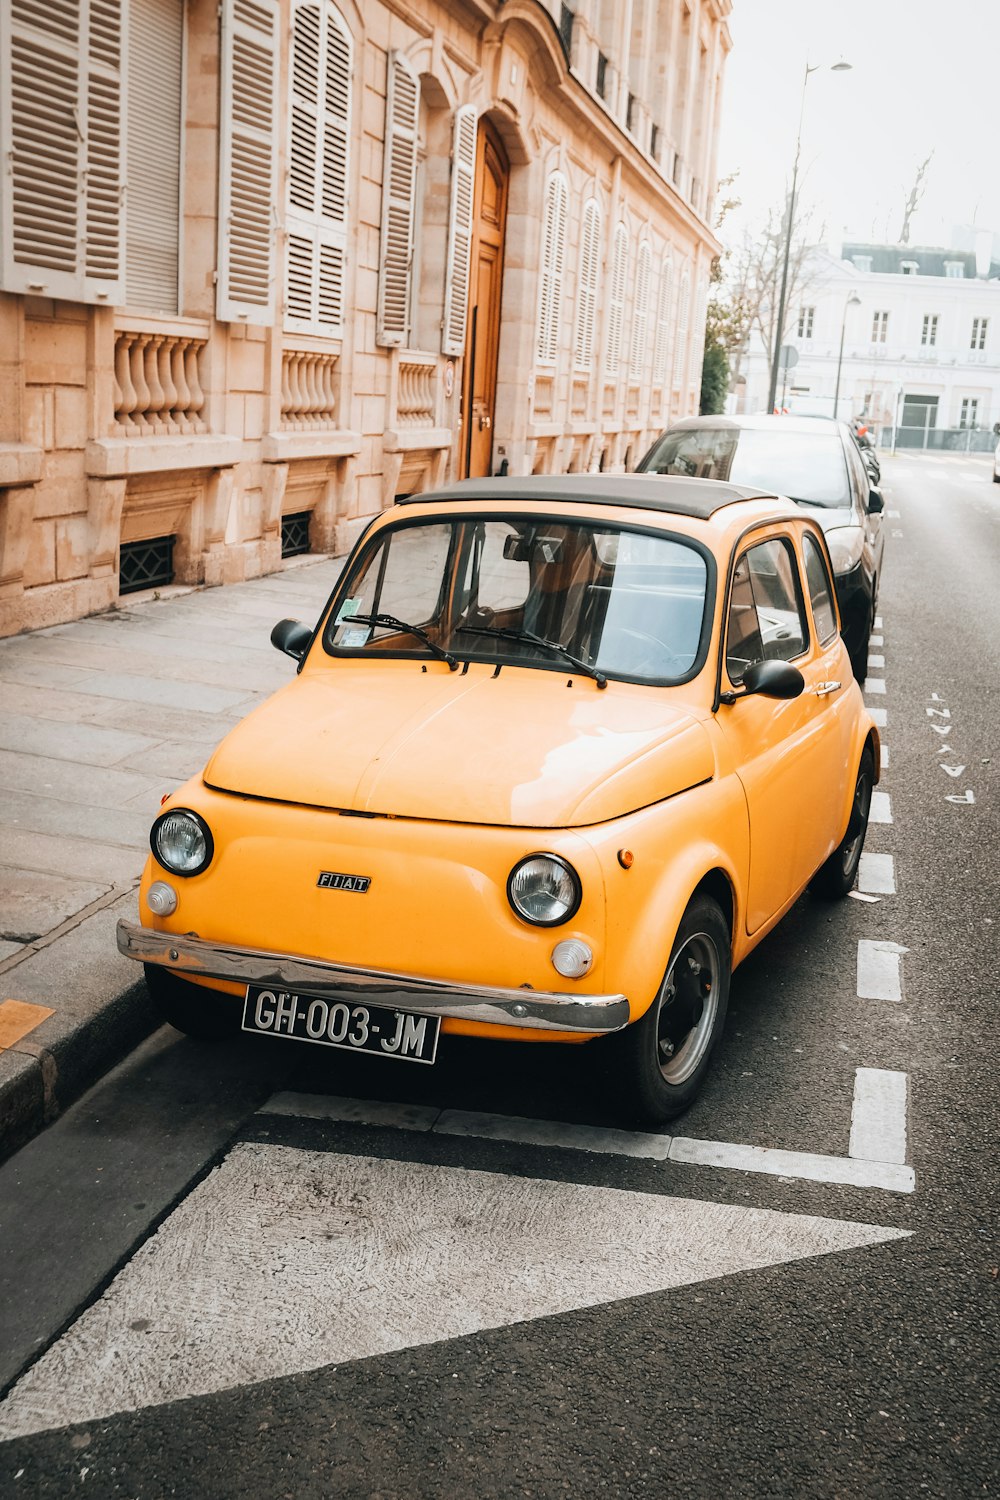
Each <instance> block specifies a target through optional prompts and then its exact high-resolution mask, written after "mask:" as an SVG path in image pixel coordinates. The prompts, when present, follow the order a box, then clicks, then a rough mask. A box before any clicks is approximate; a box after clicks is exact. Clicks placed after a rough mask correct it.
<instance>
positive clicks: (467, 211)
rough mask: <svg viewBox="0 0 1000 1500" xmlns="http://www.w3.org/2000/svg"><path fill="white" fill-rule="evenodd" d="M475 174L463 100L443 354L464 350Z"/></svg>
mask: <svg viewBox="0 0 1000 1500" xmlns="http://www.w3.org/2000/svg"><path fill="white" fill-rule="evenodd" d="M475 178H476V111H475V108H474V106H473V105H471V104H466V105H463V106H462V108H461V109H459V110H456V111H455V142H454V148H453V152H452V159H451V205H450V209H449V215H448V264H447V269H446V272H445V283H444V328H443V332H442V338H441V351H442V353H443V354H464V353H465V323H466V318H467V316H468V311H469V257H470V254H471V252H472V207H473V201H472V200H473V189H474V186H475Z"/></svg>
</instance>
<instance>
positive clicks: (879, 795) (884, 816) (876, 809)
mask: <svg viewBox="0 0 1000 1500" xmlns="http://www.w3.org/2000/svg"><path fill="white" fill-rule="evenodd" d="M868 821H869V823H891V822H892V803H891V801H890V800H889V793H888V792H872V805H871V808H870V810H869V813H868Z"/></svg>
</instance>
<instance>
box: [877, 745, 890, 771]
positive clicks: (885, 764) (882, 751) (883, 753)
mask: <svg viewBox="0 0 1000 1500" xmlns="http://www.w3.org/2000/svg"><path fill="white" fill-rule="evenodd" d="M878 748H879V758H880V759H881V762H882V770H883V771H888V769H889V746H888V745H879V747H878Z"/></svg>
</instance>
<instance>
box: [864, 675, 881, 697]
mask: <svg viewBox="0 0 1000 1500" xmlns="http://www.w3.org/2000/svg"><path fill="white" fill-rule="evenodd" d="M864 690H865V692H866V693H873V694H874V695H875V696H876V697H881V696H882V695H883V694H884V693H885V678H884V677H866V678H865V687H864Z"/></svg>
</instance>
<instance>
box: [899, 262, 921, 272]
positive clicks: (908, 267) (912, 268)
mask: <svg viewBox="0 0 1000 1500" xmlns="http://www.w3.org/2000/svg"><path fill="white" fill-rule="evenodd" d="M899 269H900V271H901V272H902V274H903V275H904V276H916V274H917V272H918V271H919V270H920V266H919V265H918V263H917V262H916V261H915V260H901V261H900V263H899Z"/></svg>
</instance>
